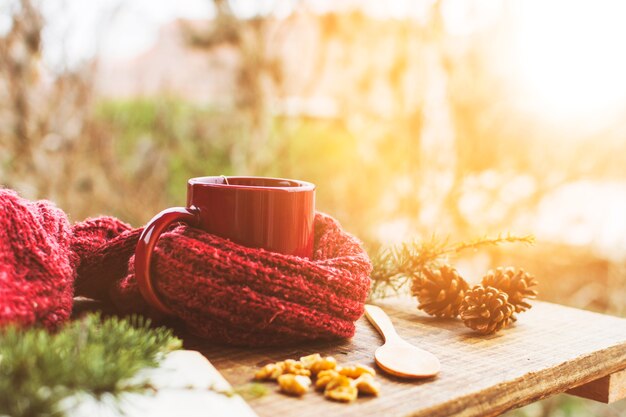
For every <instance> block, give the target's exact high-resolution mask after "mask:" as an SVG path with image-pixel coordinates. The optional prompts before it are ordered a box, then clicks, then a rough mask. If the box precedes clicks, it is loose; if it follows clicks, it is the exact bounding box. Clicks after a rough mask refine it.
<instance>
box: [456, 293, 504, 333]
mask: <svg viewBox="0 0 626 417" xmlns="http://www.w3.org/2000/svg"><path fill="white" fill-rule="evenodd" d="M514 312H515V307H514V306H513V305H512V304H511V303H509V301H508V296H507V295H506V293H505V292H503V291H500V290H498V289H497V288H493V287H483V286H482V285H477V286H475V287H474V288H472V289H471V290H469V291H467V292H466V293H465V300H464V302H463V305H462V306H461V320H463V322H464V323H465V325H466V326H467V327H469V328H471V329H473V330H476V331H477V332H479V333H483V334H489V333H495V332H497V331H499V330H500V329H502V328H503V327H506V326H507V325H508V324H509V323H510V322H511V321H513V320H514V318H513V313H514Z"/></svg>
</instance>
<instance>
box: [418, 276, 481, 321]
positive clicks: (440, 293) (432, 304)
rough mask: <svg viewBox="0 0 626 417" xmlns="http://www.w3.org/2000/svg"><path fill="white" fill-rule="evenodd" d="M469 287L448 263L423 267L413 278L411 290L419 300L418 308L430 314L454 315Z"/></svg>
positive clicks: (440, 315) (457, 311)
mask: <svg viewBox="0 0 626 417" xmlns="http://www.w3.org/2000/svg"><path fill="white" fill-rule="evenodd" d="M468 289H469V285H467V282H465V280H464V279H463V278H462V277H461V276H460V275H459V273H458V272H457V271H456V269H454V268H453V267H452V266H450V265H442V266H441V267H438V268H436V269H428V268H427V269H425V270H424V271H423V272H422V274H420V276H419V277H417V278H415V279H414V280H413V284H412V286H411V292H412V293H413V295H414V296H416V297H417V299H418V300H419V306H418V308H419V309H420V310H424V311H425V312H426V313H428V314H430V315H431V316H437V317H450V318H452V317H456V316H458V315H459V309H460V308H461V304H462V303H463V298H464V297H465V291H467V290H468Z"/></svg>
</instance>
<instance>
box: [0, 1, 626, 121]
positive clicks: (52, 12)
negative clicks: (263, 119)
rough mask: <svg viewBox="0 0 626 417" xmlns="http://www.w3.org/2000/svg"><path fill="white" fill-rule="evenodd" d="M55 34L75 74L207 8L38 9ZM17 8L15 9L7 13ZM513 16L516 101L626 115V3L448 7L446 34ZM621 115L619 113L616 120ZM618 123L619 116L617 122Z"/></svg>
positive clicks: (56, 55)
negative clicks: (505, 14) (76, 68)
mask: <svg viewBox="0 0 626 417" xmlns="http://www.w3.org/2000/svg"><path fill="white" fill-rule="evenodd" d="M39 1H40V3H41V4H42V5H43V8H44V14H45V17H46V18H47V21H48V23H49V24H48V27H47V29H46V32H45V33H44V42H45V47H44V62H45V63H46V65H48V66H49V67H50V68H51V69H54V68H58V67H59V66H60V65H62V64H68V65H70V66H71V65H74V64H76V63H77V62H81V61H82V60H85V59H89V58H91V57H93V55H94V54H95V53H96V51H98V53H99V54H100V56H101V57H102V58H103V59H104V60H108V61H112V60H125V59H127V58H130V57H132V56H135V55H137V54H139V53H141V52H142V51H144V50H146V49H148V48H149V47H150V46H152V45H153V43H154V42H155V39H156V36H157V32H158V29H159V27H160V26H162V25H163V24H165V23H167V22H168V21H171V20H173V19H176V18H190V19H206V18H210V17H211V16H212V15H213V9H212V2H211V1H209V0H39ZM297 1H298V0H231V4H232V5H233V8H234V9H235V11H236V12H237V13H238V14H239V15H240V16H242V17H247V16H251V15H254V14H256V13H261V14H263V13H267V11H269V10H272V11H273V13H274V14H275V15H276V16H281V15H286V14H288V13H289V12H290V11H291V9H292V6H293V4H294V2H297ZM300 1H305V2H306V4H307V5H308V7H309V9H311V10H314V11H320V12H321V11H327V10H331V9H332V10H342V9H344V10H345V9H353V8H355V5H357V4H358V7H359V8H360V9H361V10H363V11H364V12H365V13H368V14H370V15H372V16H377V17H388V18H401V17H405V16H408V15H410V16H412V17H413V18H416V19H417V20H420V19H421V18H424V17H425V16H426V14H427V11H428V8H429V7H430V5H431V4H432V1H433V0H424V1H417V0H386V1H384V2H381V1H379V0H300ZM11 3H15V0H0V34H1V33H2V31H3V30H6V29H7V27H8V26H7V25H9V24H10V20H9V19H7V15H8V13H3V9H6V8H7V5H10V4H11ZM9 7H10V6H9ZM503 7H506V8H508V10H509V11H511V12H512V13H513V14H514V16H515V20H516V22H517V24H516V25H515V27H514V29H513V30H514V32H515V41H514V42H512V43H513V44H512V45H511V46H510V47H511V48H512V50H513V51H514V53H513V55H514V56H515V58H514V59H515V62H513V63H512V64H511V68H510V69H509V70H507V72H510V74H511V78H512V82H513V83H515V84H516V85H518V87H519V90H520V91H519V97H520V98H521V99H522V100H526V102H527V105H528V108H529V109H531V111H532V112H535V113H538V114H539V115H540V116H545V115H549V117H550V118H552V120H553V121H554V122H556V123H562V122H566V121H571V120H576V119H577V118H580V117H581V116H589V115H590V113H595V114H596V115H602V116H603V117H609V116H611V114H610V113H611V112H612V111H614V112H621V111H623V108H624V107H625V106H626V76H624V74H626V53H624V44H625V42H626V24H624V22H626V1H623V0H519V1H516V0H511V1H500V2H497V1H493V0H473V1H471V2H469V1H467V0H446V1H445V2H444V3H443V13H444V18H445V21H446V29H447V30H448V33H449V34H451V35H453V36H455V35H456V36H464V35H467V34H470V33H471V32H472V31H474V30H475V29H476V28H477V27H480V26H481V25H483V24H487V25H488V24H490V22H493V19H494V18H495V19H497V18H498V16H500V13H501V12H502V9H503ZM619 114H621V113H619ZM619 114H617V115H616V116H615V115H614V116H613V117H620V116H619Z"/></svg>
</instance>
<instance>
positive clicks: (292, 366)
mask: <svg viewBox="0 0 626 417" xmlns="http://www.w3.org/2000/svg"><path fill="white" fill-rule="evenodd" d="M278 363H282V364H283V366H284V368H285V370H284V371H283V373H284V374H294V375H304V376H310V375H311V371H309V370H308V369H306V368H305V367H304V365H302V363H300V362H299V361H294V360H293V359H287V360H286V361H284V362H278Z"/></svg>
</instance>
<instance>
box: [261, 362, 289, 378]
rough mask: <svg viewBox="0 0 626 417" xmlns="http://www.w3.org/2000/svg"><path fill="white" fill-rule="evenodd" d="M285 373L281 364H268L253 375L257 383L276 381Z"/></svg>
mask: <svg viewBox="0 0 626 417" xmlns="http://www.w3.org/2000/svg"><path fill="white" fill-rule="evenodd" d="M284 371H285V365H284V363H283V362H277V363H268V364H267V365H265V366H264V367H263V368H261V369H259V370H258V371H257V372H256V374H254V379H256V380H259V381H266V380H276V379H277V378H278V377H279V376H281V375H282V374H283V373H284Z"/></svg>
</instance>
